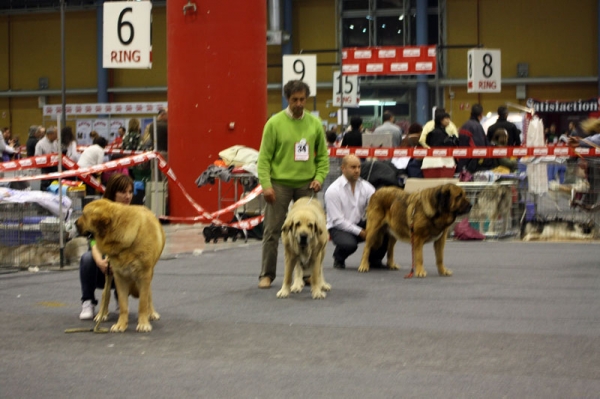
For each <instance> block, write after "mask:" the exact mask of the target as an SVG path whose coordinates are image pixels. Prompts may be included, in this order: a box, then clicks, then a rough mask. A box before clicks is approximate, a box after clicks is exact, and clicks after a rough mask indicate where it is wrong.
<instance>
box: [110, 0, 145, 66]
mask: <svg viewBox="0 0 600 399" xmlns="http://www.w3.org/2000/svg"><path fill="white" fill-rule="evenodd" d="M151 30H152V3H151V2H150V1H142V2H132V1H111V2H105V3H104V28H103V31H102V33H103V42H104V43H103V48H102V66H103V67H104V68H139V69H141V68H152V34H151Z"/></svg>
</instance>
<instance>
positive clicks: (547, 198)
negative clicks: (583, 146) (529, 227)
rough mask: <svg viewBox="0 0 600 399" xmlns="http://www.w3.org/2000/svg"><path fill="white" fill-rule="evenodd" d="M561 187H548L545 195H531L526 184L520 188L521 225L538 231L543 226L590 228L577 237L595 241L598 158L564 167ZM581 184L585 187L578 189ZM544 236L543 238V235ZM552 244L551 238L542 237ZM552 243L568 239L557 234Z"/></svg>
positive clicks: (599, 207)
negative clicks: (585, 185) (590, 228)
mask: <svg viewBox="0 0 600 399" xmlns="http://www.w3.org/2000/svg"><path fill="white" fill-rule="evenodd" d="M582 162H583V163H584V166H585V167H584V168H581V171H584V173H585V176H582V175H581V174H580V173H578V172H580V170H579V169H580V166H581V165H582ZM566 165H567V168H566V173H565V179H564V184H560V185H556V184H555V185H554V187H553V186H552V185H549V190H548V192H547V193H543V194H532V193H529V192H528V187H527V182H526V181H525V182H524V184H523V185H522V187H520V189H519V190H520V196H521V197H522V198H523V203H524V206H525V210H524V212H523V215H522V216H523V217H522V224H523V226H525V225H526V224H527V223H532V222H533V223H536V224H537V225H538V226H539V228H540V230H541V229H542V227H543V226H542V225H543V224H547V225H550V224H552V223H554V224H561V223H562V224H565V225H566V226H567V227H568V228H569V229H570V228H573V227H576V228H577V226H578V225H579V226H586V227H592V228H593V231H592V232H591V233H590V234H583V235H582V234H580V235H579V237H581V238H582V239H584V240H587V239H597V238H598V237H599V226H600V159H599V158H582V159H576V158H573V159H571V160H569V162H568V163H567V164H566ZM581 181H584V182H587V184H588V187H587V188H586V189H581V184H578V183H581ZM546 236H547V235H546ZM545 239H547V240H552V237H548V236H547V237H546V238H545ZM555 239H556V240H563V239H572V240H576V239H578V237H577V236H576V235H574V236H573V237H568V236H566V235H565V231H563V230H557V231H556V233H555Z"/></svg>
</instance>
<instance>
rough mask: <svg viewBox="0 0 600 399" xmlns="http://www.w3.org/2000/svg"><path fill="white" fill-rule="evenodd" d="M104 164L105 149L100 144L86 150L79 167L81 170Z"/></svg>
mask: <svg viewBox="0 0 600 399" xmlns="http://www.w3.org/2000/svg"><path fill="white" fill-rule="evenodd" d="M101 163H104V148H102V147H100V146H99V145H98V144H94V145H91V146H89V147H88V148H86V149H85V150H84V151H83V152H82V153H81V156H80V157H79V161H77V165H79V167H80V168H89V167H90V166H94V165H100V164H101Z"/></svg>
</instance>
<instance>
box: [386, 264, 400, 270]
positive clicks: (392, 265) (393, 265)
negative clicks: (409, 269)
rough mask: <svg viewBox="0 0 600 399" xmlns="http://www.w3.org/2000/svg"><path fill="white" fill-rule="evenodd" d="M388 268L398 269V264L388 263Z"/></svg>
mask: <svg viewBox="0 0 600 399" xmlns="http://www.w3.org/2000/svg"><path fill="white" fill-rule="evenodd" d="M388 268H389V269H390V270H398V269H400V265H398V264H396V263H392V264H391V265H388Z"/></svg>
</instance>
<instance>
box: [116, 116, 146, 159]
mask: <svg viewBox="0 0 600 399" xmlns="http://www.w3.org/2000/svg"><path fill="white" fill-rule="evenodd" d="M141 139H142V129H141V128H140V120H139V119H137V118H131V119H130V120H129V125H128V127H127V134H125V136H124V137H123V145H122V146H121V148H122V149H124V150H129V151H137V150H139V149H140V142H141Z"/></svg>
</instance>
